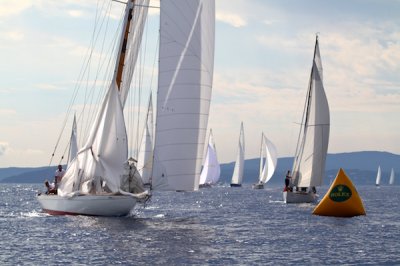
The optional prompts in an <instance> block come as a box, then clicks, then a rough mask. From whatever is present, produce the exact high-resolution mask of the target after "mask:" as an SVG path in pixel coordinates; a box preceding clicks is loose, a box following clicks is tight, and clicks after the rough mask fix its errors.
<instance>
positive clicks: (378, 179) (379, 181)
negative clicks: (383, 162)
mask: <svg viewBox="0 0 400 266" xmlns="http://www.w3.org/2000/svg"><path fill="white" fill-rule="evenodd" d="M380 184H381V166H378V172H377V173H376V181H375V185H377V186H379V185H380Z"/></svg>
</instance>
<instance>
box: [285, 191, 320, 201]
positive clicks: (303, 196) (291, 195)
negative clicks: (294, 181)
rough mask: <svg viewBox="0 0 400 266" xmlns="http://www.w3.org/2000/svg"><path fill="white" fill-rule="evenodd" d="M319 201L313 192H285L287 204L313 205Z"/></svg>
mask: <svg viewBox="0 0 400 266" xmlns="http://www.w3.org/2000/svg"><path fill="white" fill-rule="evenodd" d="M317 199H318V196H317V194H315V193H313V192H296V191H294V192H290V191H284V192H283V201H284V202H285V203H312V202H316V201H317Z"/></svg>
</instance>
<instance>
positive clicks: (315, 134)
mask: <svg viewBox="0 0 400 266" xmlns="http://www.w3.org/2000/svg"><path fill="white" fill-rule="evenodd" d="M322 77H323V76H322V64H321V56H320V53H319V46H318V36H317V38H316V41H315V50H314V58H313V64H312V69H311V76H310V81H309V86H308V91H307V97H306V103H305V108H304V113H303V120H302V127H301V130H300V134H299V140H298V144H297V148H296V154H295V157H294V158H295V159H294V164H293V171H292V175H293V176H292V177H293V179H294V185H295V186H297V187H314V186H321V185H322V181H323V177H324V172H325V171H324V170H325V160H326V155H327V151H328V143H329V127H330V117H329V106H328V101H327V98H326V95H325V91H324V86H323V82H322Z"/></svg>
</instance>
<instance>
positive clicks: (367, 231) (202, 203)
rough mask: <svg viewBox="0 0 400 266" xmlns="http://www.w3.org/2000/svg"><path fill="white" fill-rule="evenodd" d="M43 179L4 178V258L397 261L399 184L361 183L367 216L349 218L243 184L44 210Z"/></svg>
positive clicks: (0, 247)
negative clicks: (123, 210) (70, 212)
mask: <svg viewBox="0 0 400 266" xmlns="http://www.w3.org/2000/svg"><path fill="white" fill-rule="evenodd" d="M41 189H42V186H41V185H39V184H37V185H36V184H22V185H21V184H18V185H12V184H0V234H1V240H0V264H1V265H18V264H19V265H25V264H27V265H60V264H74V265H88V264H90V265H117V264H122V265H189V264H190V265H191V264H200V265H275V264H278V265H400V208H399V202H400V192H399V189H398V187H396V186H394V187H393V186H392V187H389V186H382V187H380V188H376V187H374V186H360V187H358V191H359V193H360V195H361V197H362V199H363V202H364V205H365V207H366V211H367V216H362V217H354V218H332V217H319V216H314V215H312V214H311V212H312V210H313V207H314V205H311V204H302V205H286V204H283V202H282V199H281V187H272V188H267V189H264V190H252V189H251V188H250V187H246V186H245V187H242V188H230V187H216V188H211V189H202V190H200V191H199V192H190V193H189V192H155V193H154V194H153V198H152V200H151V202H150V203H149V204H148V205H147V206H146V207H145V208H143V207H141V206H137V208H136V209H135V210H134V211H133V212H132V215H130V216H129V217H121V218H101V217H84V216H49V215H47V214H44V213H42V212H41V209H40V207H39V204H38V203H37V201H36V199H35V194H36V193H37V191H38V190H41ZM326 190H327V187H326V188H321V189H320V193H321V194H324V193H325V192H326Z"/></svg>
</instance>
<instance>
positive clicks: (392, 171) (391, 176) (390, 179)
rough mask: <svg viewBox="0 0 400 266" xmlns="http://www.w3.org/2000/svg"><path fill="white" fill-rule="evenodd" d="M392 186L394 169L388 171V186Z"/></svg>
mask: <svg viewBox="0 0 400 266" xmlns="http://www.w3.org/2000/svg"><path fill="white" fill-rule="evenodd" d="M393 184H394V169H393V168H392V170H391V171H390V178H389V185H393Z"/></svg>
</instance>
